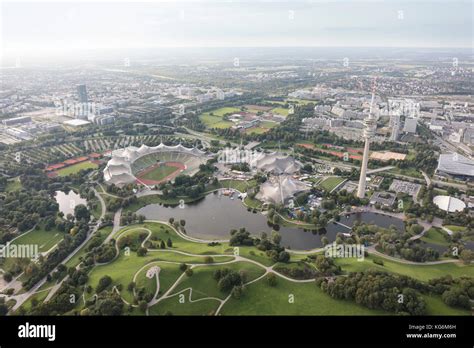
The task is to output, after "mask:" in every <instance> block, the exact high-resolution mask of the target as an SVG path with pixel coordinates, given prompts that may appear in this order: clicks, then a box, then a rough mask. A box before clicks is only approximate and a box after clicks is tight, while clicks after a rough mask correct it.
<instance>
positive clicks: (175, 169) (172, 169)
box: [137, 162, 185, 185]
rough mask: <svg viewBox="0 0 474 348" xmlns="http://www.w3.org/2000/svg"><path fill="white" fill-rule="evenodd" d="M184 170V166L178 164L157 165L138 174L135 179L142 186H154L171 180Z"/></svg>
mask: <svg viewBox="0 0 474 348" xmlns="http://www.w3.org/2000/svg"><path fill="white" fill-rule="evenodd" d="M184 169H185V166H184V164H182V163H179V162H166V163H158V164H156V165H154V166H151V167H148V168H147V169H145V170H143V171H142V172H140V173H139V174H138V175H137V178H138V179H140V181H141V182H143V183H144V184H148V185H155V184H159V183H161V182H163V181H168V180H171V179H173V178H174V177H175V176H176V175H178V174H179V173H180V172H181V171H182V170H184Z"/></svg>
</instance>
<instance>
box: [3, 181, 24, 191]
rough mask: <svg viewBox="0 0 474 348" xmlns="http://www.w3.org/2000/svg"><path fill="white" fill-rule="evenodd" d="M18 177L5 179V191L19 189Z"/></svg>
mask: <svg viewBox="0 0 474 348" xmlns="http://www.w3.org/2000/svg"><path fill="white" fill-rule="evenodd" d="M21 188H22V186H21V182H20V178H14V179H11V180H8V181H7V186H6V187H5V192H13V191H18V190H21Z"/></svg>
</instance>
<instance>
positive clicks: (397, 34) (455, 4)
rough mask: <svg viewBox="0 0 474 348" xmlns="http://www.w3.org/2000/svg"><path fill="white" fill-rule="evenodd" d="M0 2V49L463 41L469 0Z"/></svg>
mask: <svg viewBox="0 0 474 348" xmlns="http://www.w3.org/2000/svg"><path fill="white" fill-rule="evenodd" d="M0 1H1V2H2V4H1V23H2V25H1V33H0V34H1V35H0V38H1V42H0V44H1V53H2V56H3V57H6V56H7V57H8V56H12V57H14V56H48V55H51V56H53V55H54V56H58V55H68V54H74V53H75V52H79V51H84V50H94V49H107V48H125V49H134V48H154V47H292V46H298V47H301V46H316V47H465V48H469V47H472V46H473V18H472V16H473V12H472V10H473V9H472V2H471V1H469V0H467V1H464V0H422V1H408V0H401V1H400V0H362V1H360V0H306V1H298V0H294V1H278V0H277V1H271V0H270V1H268V0H267V1H258V0H253V1H246V0H243V1H232V0H227V1H217V0H215V1H209V0H208V1H205V0H204V1H199V0H195V1H159V0H156V1H151V0H150V1H147V2H128V1H117V0H115V1H104V0H103V1H102V2H92V1H82V2H81V1H80V2H73V1H65V0H63V1H59V0H56V1H50V2H44V1H32V0H31V1H22V0H20V1H18V0H15V1H13V0H12V1H9V0H6V1H5V0H0Z"/></svg>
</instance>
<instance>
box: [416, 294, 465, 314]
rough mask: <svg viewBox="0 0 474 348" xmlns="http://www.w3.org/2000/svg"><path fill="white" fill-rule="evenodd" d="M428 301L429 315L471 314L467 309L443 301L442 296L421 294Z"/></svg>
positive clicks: (427, 310) (427, 309)
mask: <svg viewBox="0 0 474 348" xmlns="http://www.w3.org/2000/svg"><path fill="white" fill-rule="evenodd" d="M421 296H422V297H423V299H424V300H425V302H426V312H427V314H428V315H471V312H470V311H469V310H466V309H461V308H454V307H450V306H448V305H447V304H446V303H444V302H443V300H442V299H441V296H436V295H429V296H428V295H425V294H422V295H421Z"/></svg>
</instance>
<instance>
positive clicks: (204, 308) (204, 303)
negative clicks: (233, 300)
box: [148, 290, 219, 315]
mask: <svg viewBox="0 0 474 348" xmlns="http://www.w3.org/2000/svg"><path fill="white" fill-rule="evenodd" d="M189 293H190V290H188V291H185V292H183V295H184V296H185V302H184V303H180V302H179V300H180V296H173V297H170V298H167V299H164V300H163V301H160V302H158V303H157V304H155V305H154V306H152V307H150V308H149V310H148V313H149V314H150V315H166V314H171V315H213V314H214V313H215V311H216V310H217V308H218V307H219V301H217V300H215V299H206V300H199V301H194V302H189Z"/></svg>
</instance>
